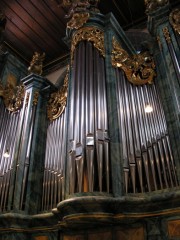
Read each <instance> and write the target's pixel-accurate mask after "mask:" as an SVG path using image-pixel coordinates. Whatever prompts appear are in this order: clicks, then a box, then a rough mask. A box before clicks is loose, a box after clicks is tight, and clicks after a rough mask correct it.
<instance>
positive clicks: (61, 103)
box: [47, 73, 68, 121]
mask: <svg viewBox="0 0 180 240" xmlns="http://www.w3.org/2000/svg"><path fill="white" fill-rule="evenodd" d="M67 91H68V73H67V74H66V77H65V79H64V84H63V86H62V87H61V88H60V89H59V90H58V91H57V92H54V93H52V94H51V96H50V99H49V101H48V105H47V116H48V119H49V120H50V121H53V120H55V119H57V118H58V117H60V116H61V114H62V113H63V112H64V109H65V107H66V101H67Z"/></svg>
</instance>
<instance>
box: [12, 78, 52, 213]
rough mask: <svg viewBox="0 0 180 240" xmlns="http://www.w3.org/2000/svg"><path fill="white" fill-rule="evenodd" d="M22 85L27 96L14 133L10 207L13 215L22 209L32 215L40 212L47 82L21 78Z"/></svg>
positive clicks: (40, 79) (48, 84) (38, 79)
mask: <svg viewBox="0 0 180 240" xmlns="http://www.w3.org/2000/svg"><path fill="white" fill-rule="evenodd" d="M22 83H23V84H24V85H25V88H26V95H25V101H24V106H23V109H22V112H21V118H20V122H19V128H18V133H17V146H16V153H15V161H14V168H13V169H14V172H13V175H12V183H13V182H14V183H15V185H14V187H13V185H11V188H10V199H11V200H10V201H11V203H10V206H12V208H13V210H14V211H16V212H17V211H21V210H23V211H25V212H26V213H28V214H35V213H37V212H38V210H39V206H40V202H41V196H42V179H43V166H44V155H45V141H46V130H47V118H46V101H47V99H46V94H45V95H44V91H43V89H44V88H48V87H50V83H49V82H48V81H47V80H46V79H44V78H43V77H40V76H38V75H35V74H31V75H29V76H27V77H26V78H24V79H22ZM28 149H30V151H29V150H28ZM28 151H29V152H30V154H28Z"/></svg>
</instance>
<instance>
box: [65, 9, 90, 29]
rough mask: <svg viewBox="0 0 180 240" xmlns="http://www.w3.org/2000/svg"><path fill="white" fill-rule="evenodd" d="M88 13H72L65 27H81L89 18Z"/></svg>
mask: <svg viewBox="0 0 180 240" xmlns="http://www.w3.org/2000/svg"><path fill="white" fill-rule="evenodd" d="M89 16H90V15H89V13H88V12H86V13H74V14H73V17H72V18H71V20H70V21H69V22H68V23H67V28H69V29H79V28H80V27H82V26H83V25H84V24H85V23H86V22H87V21H88V19H89Z"/></svg>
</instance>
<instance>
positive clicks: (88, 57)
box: [69, 41, 110, 194]
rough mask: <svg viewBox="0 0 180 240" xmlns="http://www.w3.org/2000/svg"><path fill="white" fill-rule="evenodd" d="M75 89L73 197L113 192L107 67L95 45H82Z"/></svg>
mask: <svg viewBox="0 0 180 240" xmlns="http://www.w3.org/2000/svg"><path fill="white" fill-rule="evenodd" d="M75 69H76V70H75ZM72 86H73V88H71V95H70V119H71V116H72V118H74V119H75V124H74V126H73V129H72V132H74V134H72V133H70V134H69V143H70V145H71V148H70V151H69V166H70V169H69V191H70V194H72V193H74V192H82V191H91V192H92V191H94V190H98V191H107V192H109V185H110V179H109V140H108V135H107V125H108V124H107V103H106V101H107V100H106V86H105V65H104V59H103V57H101V56H100V54H99V51H98V50H97V49H95V48H94V47H93V45H92V43H91V42H85V41H82V42H80V43H79V45H78V46H77V48H76V50H75V55H74V65H73V78H72ZM72 99H74V102H73V104H72ZM72 107H73V108H74V109H73V110H72ZM70 124H71V122H70ZM72 135H73V138H72V139H71V136H72ZM79 136H81V137H79ZM71 140H72V141H71ZM74 161H75V165H76V169H75V170H74ZM74 182H77V185H76V186H74V184H73V183H74ZM95 185H97V187H96V188H94V187H95Z"/></svg>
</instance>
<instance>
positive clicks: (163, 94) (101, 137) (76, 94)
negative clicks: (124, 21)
mask: <svg viewBox="0 0 180 240" xmlns="http://www.w3.org/2000/svg"><path fill="white" fill-rule="evenodd" d="M64 1H65V2H66V0H64ZM164 1H165V8H166V7H167V6H166V4H168V3H167V2H168V1H166V0H164ZM72 2H73V1H67V5H69V4H70V5H72ZM78 2H79V1H77V2H75V3H74V5H73V6H72V7H73V8H74V12H72V14H71V15H73V16H71V17H72V19H71V20H70V21H69V22H68V25H67V32H66V34H67V39H68V41H67V42H69V43H70V44H71V54H70V59H69V66H68V68H67V75H66V76H65V79H64V82H63V84H61V86H60V87H59V88H58V89H57V88H56V87H55V86H54V85H53V84H52V83H51V82H49V81H48V80H47V79H46V78H45V77H42V76H39V75H38V74H41V73H42V61H43V60H44V57H45V54H42V55H41V54H39V53H37V52H36V53H35V56H34V57H33V61H32V62H31V67H30V68H29V71H31V74H29V75H28V76H26V77H25V78H23V79H21V84H20V85H19V86H16V84H15V83H14V82H13V80H12V79H11V81H10V82H8V80H7V84H6V83H4V81H3V83H2V84H0V97H1V98H2V99H1V100H0V211H1V212H2V214H7V216H9V215H8V214H9V212H11V211H13V212H14V213H18V214H19V215H20V216H21V214H24V215H23V216H26V217H27V216H28V217H27V218H26V220H27V221H29V223H28V224H29V225H28V227H29V228H30V227H31V226H32V225H33V224H34V226H35V224H36V223H38V224H39V225H38V226H39V229H40V230H37V229H38V227H37V229H35V230H34V231H35V232H37V231H39V233H38V234H40V232H43V231H44V230H43V227H42V226H43V224H47V223H46V221H44V220H47V219H48V220H47V222H48V221H49V222H50V221H51V220H52V222H53V224H54V225H53V227H50V228H48V231H51V230H52V231H54V229H56V232H58V231H59V232H60V231H61V230H62V229H65V231H68V230H69V229H70V230H71V231H72V232H73V230H74V229H75V230H76V227H77V226H78V224H82V226H85V227H86V228H87V224H91V223H92V222H93V224H94V225H93V226H94V228H96V223H97V224H99V225H98V226H100V227H102V226H103V227H104V226H107V225H105V223H106V224H108V225H109V223H110V225H114V224H115V225H117V226H118V224H121V223H123V224H127V225H128V229H129V223H131V222H132V224H135V225H136V223H137V222H138V224H139V225H138V226H140V227H139V231H140V232H141V234H142V235H143V234H144V229H145V228H146V231H147V232H148V231H149V232H150V234H149V232H148V234H149V235H147V236H148V239H160V238H156V237H157V236H158V237H159V235H160V234H161V233H160V234H159V232H160V231H159V230H158V231H159V232H158V231H156V233H157V232H158V234H159V235H157V234H156V233H155V235H153V236H155V237H154V238H151V231H150V230H149V229H153V228H154V227H156V220H157V221H161V220H162V221H165V217H168V216H169V215H168V214H171V215H170V216H171V217H173V216H174V215H172V214H176V212H175V211H177V214H179V212H178V211H179V196H180V193H179V179H180V161H179V156H180V154H179V152H180V148H179V140H180V137H179V136H180V134H179V133H180V124H179V96H180V94H179V92H180V89H179V63H178V55H177V54H176V52H177V50H176V49H177V47H178V41H177V42H175V41H171V35H172V34H173V31H172V29H170V24H169V23H168V24H167V23H166V24H164V25H163V26H162V27H160V26H161V24H162V23H159V25H158V26H154V25H153V24H151V25H150V27H151V28H152V27H153V26H154V28H155V27H157V29H158V30H157V31H158V32H159V36H160V37H161V41H162V43H160V42H158V43H159V47H160V48H159V49H155V50H154V53H153V54H150V53H149V52H141V53H136V51H135V49H134V48H133V46H132V45H131V43H130V42H129V40H128V38H127V37H126V36H125V34H124V32H123V30H122V29H121V27H120V26H119V25H118V24H117V21H116V20H115V19H114V17H113V15H111V14H109V15H107V16H104V15H101V14H100V13H99V12H98V11H97V2H98V0H95V1H91V0H89V1H82V2H80V3H78ZM150 2H151V1H147V5H148V6H149V11H155V12H156V11H157V9H158V8H159V7H161V4H162V3H161V4H160V3H159V2H158V3H157V4H155V5H152V4H150ZM165 8H164V9H165ZM86 11H87V12H86ZM91 11H93V12H91ZM162 11H164V10H163V9H162ZM148 14H150V13H149V12H148ZM154 14H155V13H154ZM158 14H159V13H158V12H157V15H158ZM164 14H166V12H165V13H164ZM149 16H150V19H151V18H152V19H153V20H152V19H151V20H152V22H156V21H155V20H157V21H159V18H157V19H155V16H154V15H149ZM158 17H159V15H158ZM166 19H167V18H166ZM151 20H149V21H151ZM163 21H164V20H163ZM171 24H172V26H174V25H173V23H172V22H171ZM166 25H167V26H166ZM175 31H176V35H177V34H179V32H178V31H179V28H178V25H177V22H176V24H175ZM152 34H155V33H154V31H152ZM157 37H158V36H157ZM173 37H174V36H173ZM176 37H177V36H176ZM178 37H179V35H178ZM67 39H66V40H67ZM159 39H160V38H158V41H160V40H159ZM173 39H175V37H174V38H173ZM158 43H156V48H157V47H158ZM175 44H176V46H175ZM178 51H179V50H178ZM166 55H167V56H166ZM157 63H158V64H157ZM167 63H170V64H169V65H167ZM165 66H166V67H165ZM166 68H167V69H168V68H169V69H170V71H168V70H167V69H166ZM2 72H3V71H2ZM171 74H172V77H171ZM162 76H163V77H162ZM4 78H5V77H4ZM172 82H173V83H172ZM172 192H173V194H171V193H172ZM161 195H162V196H161ZM172 195H173V196H172ZM156 196H157V199H156ZM156 200H157V202H156ZM161 200H162V202H161ZM171 200H172V201H173V202H172V201H171ZM157 203H158V204H157ZM166 203H167V206H165V205H166ZM172 203H173V204H175V206H176V207H177V208H178V209H177V210H174V209H173V210H172V213H169V212H170V209H171V208H172V205H173V204H172ZM150 207H152V208H151V211H150V210H149V209H150ZM136 208H137V209H136ZM132 209H133V210H132ZM19 215H18V216H16V215H15V216H14V218H18V219H19ZM154 216H155V217H156V219H155V220H153V218H154ZM177 216H178V215H177ZM0 217H1V216H0ZM10 217H11V216H10ZM150 218H151V220H149V219H150ZM22 219H25V218H23V217H22ZM29 219H31V220H29ZM42 219H44V220H43V221H41V220H42ZM144 219H146V221H147V224H146V223H145V224H144V222H143V221H144ZM159 219H160V220H159ZM33 221H34V222H33ZM151 221H155V222H154V225H153V224H151ZM42 222H43V223H42ZM48 224H49V225H50V223H48ZM71 224H72V226H71ZM83 224H84V225H83ZM148 224H149V225H148ZM163 224H164V222H163ZM49 225H48V226H49ZM146 225H147V226H148V227H147V226H146ZM159 225H160V224H159ZM159 225H158V226H159ZM161 225H162V224H161ZM161 225H160V227H161ZM123 226H124V225H123ZM136 226H137V225H136ZM152 226H153V227H152ZM170 226H171V225H170ZM35 227H36V226H35ZM71 227H72V228H71ZM160 227H159V228H160ZM79 229H81V228H79ZM82 229H83V228H82ZM171 230H172V229H171ZM17 231H18V230H17ZM103 231H104V230H103ZM123 231H124V229H123ZM123 231H122V232H123ZM112 232H113V231H112ZM0 234H1V233H0ZM63 234H64V233H63ZM80 234H81V233H80ZM83 234H84V233H83ZM88 234H89V233H88ZM119 234H120V235H121V236H122V233H119ZM46 235H48V234H46ZM130 235H131V234H130ZM130 235H129V236H130ZM38 236H39V235H38ZM48 236H50V235H48ZM121 236H120V238H121ZM149 236H150V238H149ZM45 237H46V236H45ZM130 237H131V236H130ZM57 238H58V237H57ZM60 238H61V237H59V239H60ZM54 239H55V238H54ZM62 239H73V238H71V236H70V238H64V235H63V236H62ZM80 239H81V237H80ZM82 239H89V237H88V235H86V237H83V238H82ZM109 239H110V238H109ZM113 239H115V236H114V237H113ZM129 239H130V238H129ZM138 239H139V238H138ZM142 239H145V238H142Z"/></svg>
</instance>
